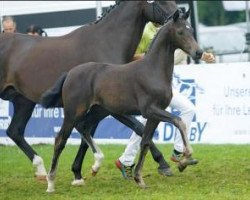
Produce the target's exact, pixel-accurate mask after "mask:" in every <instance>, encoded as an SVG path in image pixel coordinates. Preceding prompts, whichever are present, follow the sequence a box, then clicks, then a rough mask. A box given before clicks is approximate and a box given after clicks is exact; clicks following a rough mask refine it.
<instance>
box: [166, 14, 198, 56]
mask: <svg viewBox="0 0 250 200" xmlns="http://www.w3.org/2000/svg"><path fill="white" fill-rule="evenodd" d="M189 14H190V10H189V11H187V12H181V11H179V10H176V12H175V13H174V14H173V16H172V17H171V18H172V20H171V22H169V23H172V24H171V28H170V32H171V34H170V38H169V41H171V42H172V44H173V46H174V48H176V49H177V48H180V49H182V50H183V51H185V52H186V53H187V54H189V55H190V56H191V57H192V58H193V59H200V58H201V56H202V53H203V51H202V50H201V49H200V47H199V45H198V43H197V42H196V40H195V38H194V36H193V28H192V27H191V25H190V23H189V22H188V21H187V18H188V17H189Z"/></svg>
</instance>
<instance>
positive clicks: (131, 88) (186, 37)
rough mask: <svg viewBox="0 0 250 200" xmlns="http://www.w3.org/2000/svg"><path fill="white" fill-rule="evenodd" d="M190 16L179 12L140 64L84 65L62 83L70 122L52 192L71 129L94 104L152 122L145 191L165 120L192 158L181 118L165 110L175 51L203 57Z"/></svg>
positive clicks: (59, 145) (60, 142)
mask: <svg viewBox="0 0 250 200" xmlns="http://www.w3.org/2000/svg"><path fill="white" fill-rule="evenodd" d="M188 16H189V12H187V13H180V12H179V10H177V11H176V12H175V13H174V14H173V16H172V17H171V18H170V19H169V21H168V22H167V23H166V24H165V25H164V26H163V27H162V28H161V30H160V31H159V32H158V34H157V36H156V37H155V39H154V41H153V42H152V44H151V47H150V49H149V51H148V53H147V54H146V55H145V57H144V58H143V59H141V60H137V61H134V62H131V63H128V64H124V65H117V64H106V63H96V62H90V63H85V64H82V65H78V66H76V67H74V68H73V69H72V70H70V71H69V73H68V74H67V76H66V77H65V80H64V81H62V80H58V81H59V82H58V83H57V84H55V88H57V87H59V88H61V89H62V101H63V105H64V115H65V118H64V121H63V125H62V128H61V130H60V131H59V133H58V135H57V136H56V140H55V148H54V155H53V159H52V164H51V169H50V171H49V173H48V189H47V192H53V191H54V181H55V176H56V169H57V164H58V159H59V156H60V154H61V152H62V150H63V148H64V146H65V144H66V142H67V139H68V137H69V136H70V134H71V131H72V129H73V128H74V127H75V126H76V125H77V124H78V122H79V121H82V119H84V117H85V115H86V113H87V112H88V110H89V109H90V107H91V106H94V105H99V106H101V107H103V108H105V109H107V110H108V111H110V112H112V113H117V114H120V115H125V114H130V115H131V114H132V115H135V114H141V115H142V116H143V117H145V118H147V119H148V120H147V123H146V126H145V129H144V133H143V136H142V142H141V152H140V157H139V161H138V164H137V165H136V168H135V177H134V178H135V181H136V182H137V183H138V185H139V186H141V187H145V183H144V181H143V179H142V176H141V169H142V166H143V163H144V159H145V156H146V153H147V151H148V148H149V144H150V142H151V140H152V137H153V133H154V131H155V129H156V127H157V126H158V124H159V122H160V121H164V122H170V123H173V124H174V125H175V126H176V127H177V128H178V129H179V130H180V133H181V135H182V139H183V143H184V145H185V152H184V155H185V157H186V158H188V157H189V156H191V153H192V148H191V146H190V144H189V142H188V139H187V131H186V126H185V124H184V123H183V122H182V120H181V118H180V117H177V116H173V115H172V114H171V113H169V112H167V111H165V108H166V107H167V106H168V105H169V103H170V101H171V98H172V86H171V83H172V74H173V67H174V51H175V50H176V49H177V48H180V49H182V50H183V51H185V52H186V53H188V54H189V55H190V56H192V58H193V59H200V58H201V55H202V50H201V49H200V48H199V46H198V44H197V42H196V41H195V39H194V37H193V31H192V28H191V26H190V24H189V23H188V22H187V21H186V19H187V18H188ZM59 83H60V84H59ZM55 88H54V90H55ZM57 90H58V89H57ZM49 91H50V90H49ZM49 91H48V93H47V95H44V97H43V99H42V101H41V102H42V105H43V102H45V104H46V102H48V101H49V100H50V99H53V98H54V94H53V93H52V94H51V93H50V92H49Z"/></svg>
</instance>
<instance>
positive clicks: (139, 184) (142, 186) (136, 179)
mask: <svg viewBox="0 0 250 200" xmlns="http://www.w3.org/2000/svg"><path fill="white" fill-rule="evenodd" d="M134 180H135V182H136V183H137V185H138V186H139V187H140V188H143V189H145V188H148V187H147V185H146V184H145V183H144V181H143V179H141V178H137V177H134Z"/></svg>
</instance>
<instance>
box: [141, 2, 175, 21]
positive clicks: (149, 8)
mask: <svg viewBox="0 0 250 200" xmlns="http://www.w3.org/2000/svg"><path fill="white" fill-rule="evenodd" d="M139 2H140V4H141V6H142V12H143V15H144V16H145V18H146V19H147V20H148V21H151V22H155V23H159V24H164V22H165V20H166V19H167V18H168V17H169V16H170V15H171V14H172V13H173V12H174V11H175V10H176V9H177V5H176V3H175V1H139Z"/></svg>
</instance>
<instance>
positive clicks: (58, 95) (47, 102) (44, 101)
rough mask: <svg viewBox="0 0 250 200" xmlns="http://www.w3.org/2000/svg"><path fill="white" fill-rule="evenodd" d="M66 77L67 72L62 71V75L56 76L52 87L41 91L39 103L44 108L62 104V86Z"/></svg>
mask: <svg viewBox="0 0 250 200" xmlns="http://www.w3.org/2000/svg"><path fill="white" fill-rule="evenodd" d="M66 77H67V73H64V74H63V75H62V76H60V77H59V78H58V80H57V81H56V83H55V84H54V85H53V86H52V88H50V89H48V90H47V91H45V93H43V95H42V97H41V99H40V104H41V105H42V106H43V107H44V108H53V107H60V106H62V105H63V103H62V87H63V83H64V81H65V79H66Z"/></svg>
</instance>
